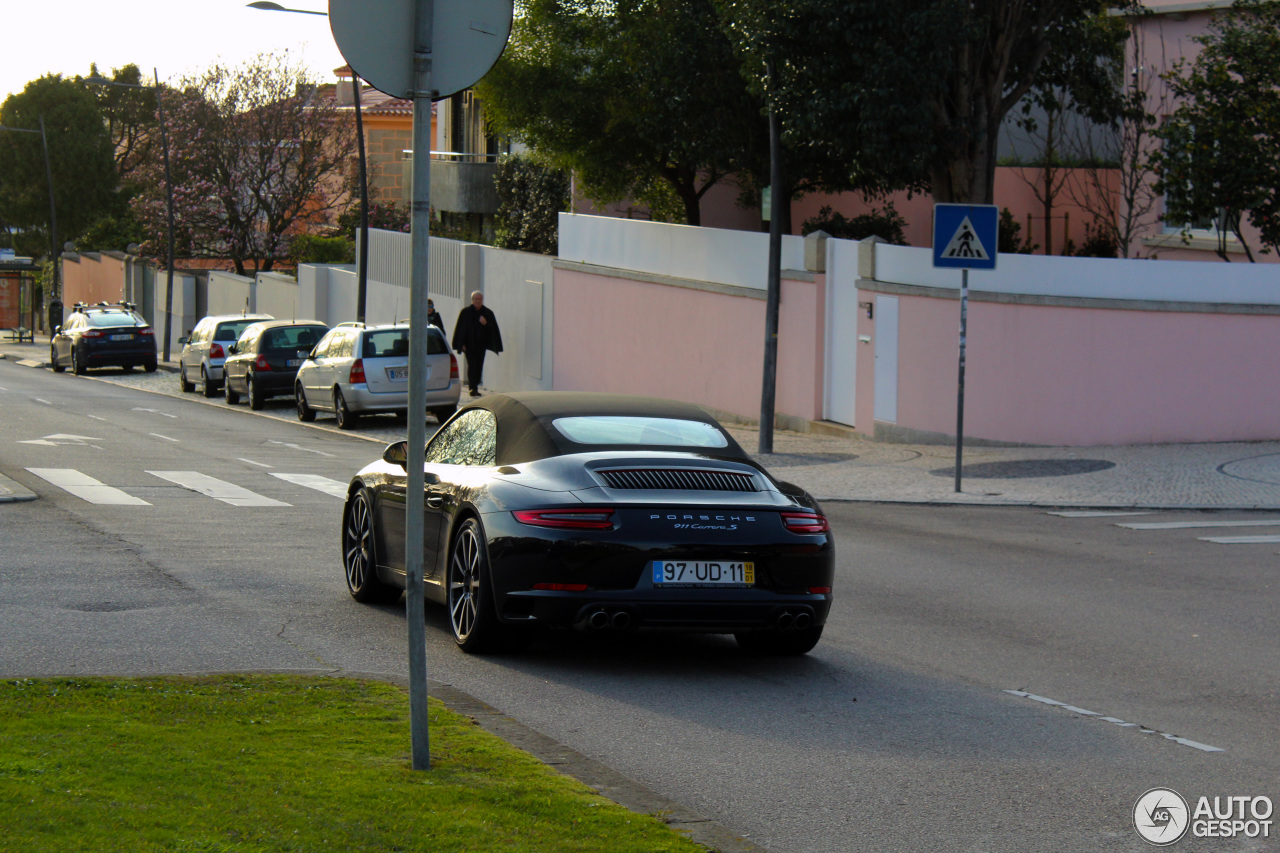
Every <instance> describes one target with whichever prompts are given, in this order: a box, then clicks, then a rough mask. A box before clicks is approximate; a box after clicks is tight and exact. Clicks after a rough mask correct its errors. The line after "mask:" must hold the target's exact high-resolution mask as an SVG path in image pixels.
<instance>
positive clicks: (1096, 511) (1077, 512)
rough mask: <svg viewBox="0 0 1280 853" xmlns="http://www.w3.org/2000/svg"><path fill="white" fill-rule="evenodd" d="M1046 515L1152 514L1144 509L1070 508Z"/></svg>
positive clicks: (1103, 515)
mask: <svg viewBox="0 0 1280 853" xmlns="http://www.w3.org/2000/svg"><path fill="white" fill-rule="evenodd" d="M1045 515H1057V516H1061V517H1062V518H1106V517H1108V516H1113V515H1151V513H1149V512H1146V511H1144V510H1110V509H1070V510H1062V511H1061V512H1047V513H1045Z"/></svg>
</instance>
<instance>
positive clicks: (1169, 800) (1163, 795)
mask: <svg viewBox="0 0 1280 853" xmlns="http://www.w3.org/2000/svg"><path fill="white" fill-rule="evenodd" d="M1190 818H1191V814H1190V812H1189V811H1188V809H1187V801H1186V800H1184V799H1182V795H1181V794H1179V793H1178V792H1177V791H1174V790H1171V789H1169V788H1152V789H1151V790H1150V791H1147V792H1146V793H1145V794H1143V795H1142V796H1141V797H1138V802H1136V803H1134V805H1133V827H1134V829H1136V830H1138V834H1139V835H1141V836H1142V840H1143V841H1147V842H1150V843H1151V844H1154V845H1156V846H1157V847H1165V846H1167V845H1169V844H1173V843H1174V842H1176V841H1178V840H1179V839H1181V838H1182V836H1184V835H1186V833H1187V827H1188V826H1190V824H1191V820H1190Z"/></svg>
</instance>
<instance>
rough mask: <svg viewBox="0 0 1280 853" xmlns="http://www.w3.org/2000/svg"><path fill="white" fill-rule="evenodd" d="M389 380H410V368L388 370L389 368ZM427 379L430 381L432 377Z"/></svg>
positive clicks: (391, 368) (390, 368)
mask: <svg viewBox="0 0 1280 853" xmlns="http://www.w3.org/2000/svg"><path fill="white" fill-rule="evenodd" d="M387 378H388V379H408V378H409V368H407V367H388V368H387ZM427 378H428V379H430V378H431V377H430V376H428V377H427Z"/></svg>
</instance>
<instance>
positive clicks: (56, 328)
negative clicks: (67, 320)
mask: <svg viewBox="0 0 1280 853" xmlns="http://www.w3.org/2000/svg"><path fill="white" fill-rule="evenodd" d="M53 333H54V334H55V335H60V334H62V327H61V326H54V327H53Z"/></svg>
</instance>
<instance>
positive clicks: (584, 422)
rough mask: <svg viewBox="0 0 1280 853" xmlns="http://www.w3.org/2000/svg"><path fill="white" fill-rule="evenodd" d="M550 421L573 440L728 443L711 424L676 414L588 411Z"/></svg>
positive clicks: (672, 444) (692, 444)
mask: <svg viewBox="0 0 1280 853" xmlns="http://www.w3.org/2000/svg"><path fill="white" fill-rule="evenodd" d="M551 425H552V426H554V427H555V428H556V430H557V431H558V432H559V433H560V434H561V435H563V436H564V437H565V438H567V439H569V440H570V441H572V442H574V443H575V444H632V445H635V444H642V445H652V446H654V447H728V446H729V441H728V439H727V438H726V437H725V434H724V433H723V432H721V431H720V430H719V429H717V428H716V427H714V426H712V425H711V424H707V423H702V422H701V421H686V420H680V419H676V418H646V417H636V416H629V415H588V416H579V417H571V418H556V419H555V420H554V421H552V422H551Z"/></svg>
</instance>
